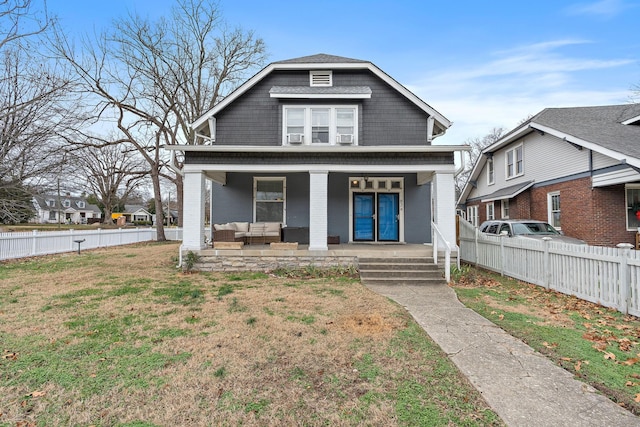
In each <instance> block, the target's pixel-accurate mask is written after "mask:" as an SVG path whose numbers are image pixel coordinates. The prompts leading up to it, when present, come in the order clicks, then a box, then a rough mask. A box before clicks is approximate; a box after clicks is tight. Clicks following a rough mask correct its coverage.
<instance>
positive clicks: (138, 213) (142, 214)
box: [122, 205, 153, 224]
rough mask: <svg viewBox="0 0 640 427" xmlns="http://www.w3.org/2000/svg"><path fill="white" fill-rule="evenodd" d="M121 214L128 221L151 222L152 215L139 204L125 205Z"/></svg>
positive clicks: (133, 222)
mask: <svg viewBox="0 0 640 427" xmlns="http://www.w3.org/2000/svg"><path fill="white" fill-rule="evenodd" d="M122 216H124V217H125V218H127V222H128V223H132V224H135V223H137V222H145V223H149V224H151V223H152V221H153V215H151V214H150V213H149V211H148V210H146V209H145V208H144V206H140V205H125V207H124V212H122Z"/></svg>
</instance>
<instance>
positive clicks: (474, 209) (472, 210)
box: [467, 205, 480, 227]
mask: <svg viewBox="0 0 640 427" xmlns="http://www.w3.org/2000/svg"><path fill="white" fill-rule="evenodd" d="M467 219H468V221H469V222H470V223H471V225H473V226H474V227H477V226H478V225H479V224H478V223H479V222H480V219H479V218H478V205H475V206H467Z"/></svg>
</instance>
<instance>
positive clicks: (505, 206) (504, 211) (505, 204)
mask: <svg viewBox="0 0 640 427" xmlns="http://www.w3.org/2000/svg"><path fill="white" fill-rule="evenodd" d="M500 214H501V217H502V219H508V218H509V199H504V200H502V201H501V202H500Z"/></svg>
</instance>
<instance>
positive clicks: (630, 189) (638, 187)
mask: <svg viewBox="0 0 640 427" xmlns="http://www.w3.org/2000/svg"><path fill="white" fill-rule="evenodd" d="M624 190H625V191H624V193H625V204H626V205H625V206H626V207H627V212H626V213H627V215H626V217H627V231H636V230H640V184H627V185H625V188H624Z"/></svg>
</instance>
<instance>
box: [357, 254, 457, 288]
mask: <svg viewBox="0 0 640 427" xmlns="http://www.w3.org/2000/svg"><path fill="white" fill-rule="evenodd" d="M358 269H359V271H360V279H361V280H362V282H363V283H364V284H372V285H373V284H384V285H398V284H404V285H411V284H415V285H435V284H444V283H445V281H444V278H443V272H442V268H441V266H438V265H436V264H434V263H433V258H426V257H421V258H413V257H402V258H358Z"/></svg>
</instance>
